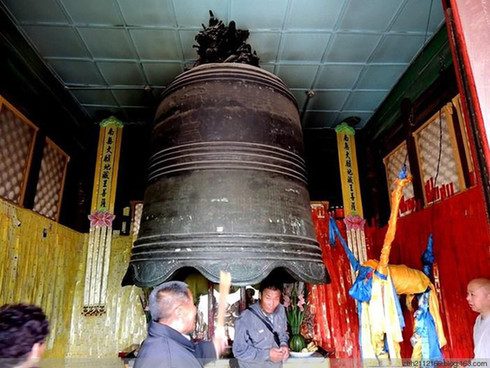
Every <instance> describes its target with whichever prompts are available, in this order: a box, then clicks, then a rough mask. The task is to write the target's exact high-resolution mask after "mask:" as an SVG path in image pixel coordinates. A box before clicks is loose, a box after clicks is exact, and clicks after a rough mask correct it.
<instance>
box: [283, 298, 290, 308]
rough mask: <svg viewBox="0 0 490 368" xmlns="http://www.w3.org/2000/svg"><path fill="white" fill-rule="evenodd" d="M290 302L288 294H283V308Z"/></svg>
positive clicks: (287, 306)
mask: <svg viewBox="0 0 490 368" xmlns="http://www.w3.org/2000/svg"><path fill="white" fill-rule="evenodd" d="M290 304H291V299H290V298H289V295H284V308H286V309H287V308H289V305H290Z"/></svg>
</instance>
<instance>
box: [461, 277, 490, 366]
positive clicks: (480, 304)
mask: <svg viewBox="0 0 490 368" xmlns="http://www.w3.org/2000/svg"><path fill="white" fill-rule="evenodd" d="M466 300H467V301H468V304H469V305H470V308H471V309H472V310H473V311H475V312H478V313H480V315H479V316H478V317H476V321H475V326H474V327H473V342H474V344H475V359H490V279H484V278H481V279H474V280H471V281H470V282H469V284H468V295H467V296H466Z"/></svg>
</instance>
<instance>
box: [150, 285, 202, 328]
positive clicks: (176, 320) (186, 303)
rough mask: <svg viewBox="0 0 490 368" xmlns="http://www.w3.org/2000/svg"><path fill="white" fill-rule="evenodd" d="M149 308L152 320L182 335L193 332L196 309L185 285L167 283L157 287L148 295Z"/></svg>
mask: <svg viewBox="0 0 490 368" xmlns="http://www.w3.org/2000/svg"><path fill="white" fill-rule="evenodd" d="M149 306H150V313H151V318H152V320H154V321H156V322H159V323H161V324H164V325H168V326H170V327H172V328H173V329H174V330H177V331H179V332H180V333H184V334H187V333H191V332H192V331H193V330H194V328H195V324H196V314H197V308H196V306H195V305H194V302H193V299H192V293H191V291H190V290H189V287H188V286H187V284H186V283H184V282H181V281H169V282H165V283H163V284H161V285H159V286H157V287H156V288H154V289H153V291H152V292H151V294H150V298H149Z"/></svg>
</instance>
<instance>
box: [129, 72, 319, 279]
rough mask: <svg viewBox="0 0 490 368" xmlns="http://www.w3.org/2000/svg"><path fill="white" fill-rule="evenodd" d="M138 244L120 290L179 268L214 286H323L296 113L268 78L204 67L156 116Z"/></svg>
mask: <svg viewBox="0 0 490 368" xmlns="http://www.w3.org/2000/svg"><path fill="white" fill-rule="evenodd" d="M151 147H152V148H151V150H152V151H151V152H152V155H151V158H150V161H149V169H148V183H147V188H146V193H145V200H144V209H143V215H142V221H141V226H140V231H139V236H138V239H137V241H136V242H135V245H134V248H133V252H132V257H131V262H130V266H129V270H128V273H127V275H126V278H125V283H134V284H136V285H138V286H154V285H157V284H159V283H161V282H163V281H165V280H166V279H168V278H170V277H172V276H173V275H174V274H175V273H176V271H177V270H179V269H180V268H182V267H192V268H195V269H197V270H198V271H199V272H201V273H202V274H203V275H204V276H205V277H206V278H208V279H209V280H211V281H213V282H219V272H220V270H226V271H229V272H231V275H232V284H233V285H239V286H244V285H250V284H255V283H258V282H260V281H261V280H262V279H263V278H265V277H266V276H267V275H268V274H269V273H270V272H271V271H272V270H274V269H276V268H284V269H286V270H287V271H288V272H289V273H290V274H291V275H292V276H294V277H295V278H296V279H299V280H303V281H306V282H309V283H325V282H327V281H328V274H327V272H326V269H325V267H324V264H323V262H322V256H321V250H320V248H319V245H318V243H317V242H316V240H315V230H314V227H313V224H312V219H311V213H310V206H309V195H308V191H307V187H306V172H305V163H304V159H303V140H302V132H301V125H300V121H299V115H298V109H297V106H296V102H295V99H294V97H293V96H292V94H291V93H290V92H289V90H288V89H287V87H286V86H285V85H284V83H283V82H282V81H281V80H280V79H279V78H277V77H276V76H275V75H273V74H271V73H269V72H267V71H264V70H262V69H260V68H257V67H253V66H250V65H244V64H205V65H201V66H198V67H195V68H193V69H191V70H190V71H187V72H185V73H183V74H181V75H180V76H178V77H177V78H176V79H175V80H174V81H173V82H172V83H171V84H170V85H169V86H168V88H167V89H166V90H165V92H164V95H163V101H162V102H161V103H160V106H159V107H158V111H157V113H156V117H155V123H154V128H153V134H152V142H151Z"/></svg>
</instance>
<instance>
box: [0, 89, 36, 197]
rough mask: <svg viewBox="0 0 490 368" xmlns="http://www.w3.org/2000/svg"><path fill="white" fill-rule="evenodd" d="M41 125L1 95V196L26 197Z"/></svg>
mask: <svg viewBox="0 0 490 368" xmlns="http://www.w3.org/2000/svg"><path fill="white" fill-rule="evenodd" d="M37 130H38V128H37V127H36V126H35V125H33V124H32V123H31V122H30V121H29V120H28V119H27V118H26V117H25V116H24V115H22V114H21V113H20V112H19V111H18V110H17V109H15V108H14V107H13V106H12V105H10V104H9V103H8V102H7V101H6V100H5V99H3V98H2V97H1V96H0V197H2V198H5V199H7V200H8V201H10V202H13V203H15V204H18V205H22V204H23V201H24V193H25V188H26V185H27V176H28V173H29V168H30V164H31V158H32V152H33V149H34V142H35V139H36V133H37Z"/></svg>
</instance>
